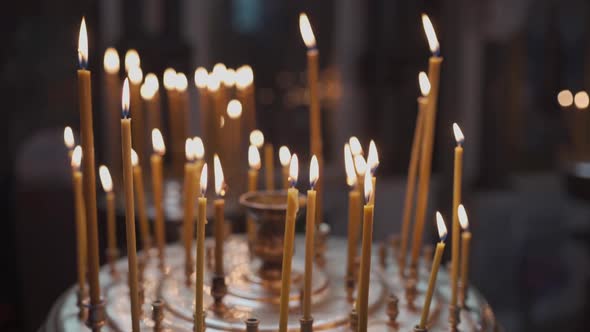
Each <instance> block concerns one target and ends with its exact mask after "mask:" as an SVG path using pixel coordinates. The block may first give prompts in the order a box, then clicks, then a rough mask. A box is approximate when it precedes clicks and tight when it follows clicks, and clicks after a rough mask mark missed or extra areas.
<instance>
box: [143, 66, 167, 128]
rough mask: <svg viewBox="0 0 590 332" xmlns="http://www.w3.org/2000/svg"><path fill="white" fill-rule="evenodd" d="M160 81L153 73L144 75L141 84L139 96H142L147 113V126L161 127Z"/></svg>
mask: <svg viewBox="0 0 590 332" xmlns="http://www.w3.org/2000/svg"><path fill="white" fill-rule="evenodd" d="M159 90H160V83H159V82H158V76H156V74H154V73H149V74H147V75H145V81H144V83H143V84H142V85H141V90H140V93H141V98H143V101H144V105H145V107H146V112H147V115H148V126H147V128H161V127H162V117H161V109H160V92H159Z"/></svg>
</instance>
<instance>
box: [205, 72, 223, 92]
mask: <svg viewBox="0 0 590 332" xmlns="http://www.w3.org/2000/svg"><path fill="white" fill-rule="evenodd" d="M220 87H221V81H220V80H219V77H217V75H215V74H214V73H213V72H211V73H209V76H208V78H207V90H209V91H210V92H217V90H219V88H220Z"/></svg>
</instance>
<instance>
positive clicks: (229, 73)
mask: <svg viewBox="0 0 590 332" xmlns="http://www.w3.org/2000/svg"><path fill="white" fill-rule="evenodd" d="M221 81H222V82H223V85H225V86H226V87H228V88H231V87H232V86H234V85H235V84H236V71H235V70H234V69H232V68H227V70H226V71H225V73H224V75H223V77H222V78H221Z"/></svg>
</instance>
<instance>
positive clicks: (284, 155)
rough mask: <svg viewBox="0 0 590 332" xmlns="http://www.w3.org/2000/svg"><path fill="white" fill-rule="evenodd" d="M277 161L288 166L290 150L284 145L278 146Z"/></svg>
mask: <svg viewBox="0 0 590 332" xmlns="http://www.w3.org/2000/svg"><path fill="white" fill-rule="evenodd" d="M279 161H280V162H281V166H283V167H287V166H289V161H291V151H289V148H288V147H286V146H284V145H283V146H281V147H280V148H279Z"/></svg>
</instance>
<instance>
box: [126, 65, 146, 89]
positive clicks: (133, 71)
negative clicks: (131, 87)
mask: <svg viewBox="0 0 590 332" xmlns="http://www.w3.org/2000/svg"><path fill="white" fill-rule="evenodd" d="M127 77H129V80H130V81H131V83H133V84H135V85H137V84H141V81H143V71H142V70H141V67H140V66H134V67H131V68H130V69H129V71H128V72H127Z"/></svg>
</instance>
